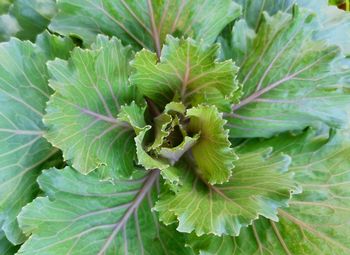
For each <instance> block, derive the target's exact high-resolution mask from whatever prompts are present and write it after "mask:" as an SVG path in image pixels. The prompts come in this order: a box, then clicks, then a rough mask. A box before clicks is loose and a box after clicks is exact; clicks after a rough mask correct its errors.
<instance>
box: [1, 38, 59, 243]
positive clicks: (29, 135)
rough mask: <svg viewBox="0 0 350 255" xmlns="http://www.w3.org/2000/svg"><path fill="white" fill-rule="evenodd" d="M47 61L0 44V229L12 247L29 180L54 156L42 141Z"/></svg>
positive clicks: (29, 193) (34, 50) (32, 186)
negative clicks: (17, 219)
mask: <svg viewBox="0 0 350 255" xmlns="http://www.w3.org/2000/svg"><path fill="white" fill-rule="evenodd" d="M63 50H64V49H62V51H63ZM49 58H50V54H46V53H45V51H43V50H42V49H40V48H39V47H36V46H34V45H33V44H32V43H30V42H21V41H19V40H17V39H11V40H10V41H9V42H6V43H2V44H0V105H1V107H0V194H1V195H0V226H1V228H2V229H3V231H4V232H5V234H6V236H7V238H8V239H9V240H10V241H11V242H13V243H15V244H18V243H20V242H22V241H23V238H24V237H23V235H22V232H21V231H20V230H19V228H18V226H17V221H16V216H17V214H18V213H19V211H20V210H21V208H22V207H23V206H24V205H25V204H27V203H28V202H30V201H31V200H32V199H33V197H35V196H36V194H37V192H38V188H37V185H36V182H35V180H36V178H37V176H38V174H39V172H40V170H41V169H42V168H43V167H44V166H45V162H46V161H48V160H49V159H54V158H55V155H56V154H57V149H54V148H52V147H51V145H50V144H49V143H48V142H46V140H45V139H43V138H42V135H43V132H44V131H45V128H44V125H43V123H42V120H41V119H42V117H43V114H44V110H45V106H46V102H47V101H48V99H49V96H50V94H51V89H50V88H49V87H48V85H47V79H48V74H47V69H46V61H47V60H48V59H49Z"/></svg>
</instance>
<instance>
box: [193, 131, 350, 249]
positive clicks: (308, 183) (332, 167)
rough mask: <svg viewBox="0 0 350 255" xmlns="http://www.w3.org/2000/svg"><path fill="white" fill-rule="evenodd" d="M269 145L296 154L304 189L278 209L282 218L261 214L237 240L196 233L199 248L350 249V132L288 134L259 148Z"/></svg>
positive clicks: (294, 167) (294, 168)
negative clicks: (266, 216)
mask: <svg viewBox="0 0 350 255" xmlns="http://www.w3.org/2000/svg"><path fill="white" fill-rule="evenodd" d="M254 142H255V141H252V143H254ZM264 146H273V147H274V148H275V152H276V153H277V152H279V151H281V150H283V151H284V152H286V153H288V154H289V155H291V156H292V157H293V161H292V164H291V166H290V170H291V171H293V172H294V173H295V179H296V181H298V182H299V183H300V185H301V186H302V189H303V193H301V194H298V195H295V196H293V199H292V200H291V201H290V202H289V206H290V207H289V208H280V209H279V210H278V217H279V222H273V221H271V220H266V219H263V218H261V219H259V220H257V221H255V222H254V223H253V225H252V226H251V227H249V228H247V229H242V231H241V233H240V236H239V237H235V238H231V237H224V238H220V237H214V236H206V237H204V238H201V239H198V238H197V237H195V236H194V235H192V237H191V241H190V243H191V246H192V247H193V248H194V250H195V251H197V252H198V251H200V254H206V255H208V254H218V255H219V254H220V255H233V254H235V255H253V254H264V255H265V254H266V255H267V254H287V255H290V254H298V255H319V254H334V255H343V254H348V253H350V243H349V235H350V232H349V229H350V225H349V224H350V214H349V212H350V203H349V201H350V199H349V197H350V189H349V183H350V172H349V165H350V160H349V153H350V135H349V132H348V131H337V132H336V133H333V134H332V135H331V137H330V138H329V137H328V134H327V133H326V134H324V133H320V134H318V133H313V132H310V133H309V134H305V135H300V136H297V137H295V136H291V135H283V136H281V137H276V138H273V139H271V140H270V141H266V142H263V143H261V142H260V143H259V144H256V146H255V149H259V148H261V147H264Z"/></svg>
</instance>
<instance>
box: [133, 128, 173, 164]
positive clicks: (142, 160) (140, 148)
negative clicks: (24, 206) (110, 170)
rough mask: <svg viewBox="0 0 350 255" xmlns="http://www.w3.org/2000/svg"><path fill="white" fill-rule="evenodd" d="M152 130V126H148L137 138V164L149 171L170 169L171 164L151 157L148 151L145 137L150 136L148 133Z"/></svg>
mask: <svg viewBox="0 0 350 255" xmlns="http://www.w3.org/2000/svg"><path fill="white" fill-rule="evenodd" d="M150 129H151V126H146V127H145V128H144V129H143V130H142V131H141V132H140V133H139V134H138V135H137V136H136V137H135V143H136V153H137V162H138V164H139V165H141V166H143V167H144V168H145V169H147V170H152V169H159V170H163V169H166V168H168V167H169V164H168V162H167V161H166V160H164V159H162V158H159V157H157V156H151V155H150V154H148V152H147V150H146V147H147V146H146V143H145V140H147V139H146V138H145V137H147V135H148V131H149V130H150Z"/></svg>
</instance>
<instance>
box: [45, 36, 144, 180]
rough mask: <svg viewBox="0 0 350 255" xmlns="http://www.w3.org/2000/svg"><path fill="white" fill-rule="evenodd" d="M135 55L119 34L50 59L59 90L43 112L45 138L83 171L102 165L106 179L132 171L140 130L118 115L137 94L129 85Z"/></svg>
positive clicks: (98, 39)
mask: <svg viewBox="0 0 350 255" xmlns="http://www.w3.org/2000/svg"><path fill="white" fill-rule="evenodd" d="M132 55H133V54H132V52H131V50H130V48H129V47H123V46H122V44H121V42H120V41H118V40H117V39H115V38H113V39H111V40H108V39H107V37H104V36H98V37H97V40H96V43H95V44H94V45H93V49H92V50H83V49H80V48H76V49H74V50H73V52H72V56H71V58H70V59H69V60H68V61H64V60H60V59H56V60H55V61H52V62H49V63H48V67H49V71H50V74H51V79H50V86H51V87H52V88H53V89H54V90H55V94H54V95H53V96H52V97H51V99H50V102H49V103H48V107H47V109H46V111H47V114H46V115H45V117H44V122H45V124H46V125H47V126H48V133H47V134H46V138H47V139H48V140H49V141H50V142H51V143H52V144H54V145H55V146H56V147H58V148H60V149H62V150H63V156H64V158H65V159H66V160H68V161H69V162H71V163H72V166H73V167H74V168H75V169H77V170H78V171H79V172H81V173H84V174H87V173H89V172H91V171H92V170H94V169H96V168H97V167H99V166H100V169H99V172H100V175H101V178H116V177H118V176H128V175H130V174H131V172H132V170H133V167H134V159H135V145H134V142H133V139H134V136H135V132H134V130H133V129H132V127H131V126H130V125H129V124H128V123H127V122H125V121H123V120H120V119H118V114H119V113H120V111H121V107H122V106H123V105H124V104H127V103H131V102H132V101H133V100H136V99H137V95H136V93H135V89H134V88H131V87H130V86H129V84H128V74H129V61H130V59H131V58H132Z"/></svg>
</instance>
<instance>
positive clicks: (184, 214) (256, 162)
mask: <svg viewBox="0 0 350 255" xmlns="http://www.w3.org/2000/svg"><path fill="white" fill-rule="evenodd" d="M271 152H272V151H271V149H264V150H250V148H249V147H248V146H247V147H245V151H242V153H241V152H240V151H237V153H238V156H239V160H237V161H236V162H235V166H236V167H235V169H234V172H233V175H232V177H231V178H230V180H229V182H226V183H224V184H221V185H210V184H205V183H204V182H202V181H201V179H200V178H199V177H198V175H196V174H195V173H194V172H193V170H192V169H190V168H184V167H182V166H181V165H179V166H178V170H179V169H181V170H180V173H179V183H180V184H181V186H178V187H175V188H174V189H172V191H167V192H163V194H162V195H161V197H160V200H159V201H158V202H157V203H156V205H155V210H156V211H158V212H159V213H160V219H161V220H162V221H163V222H164V223H165V224H172V223H175V222H178V227H177V230H178V231H180V232H186V233H190V232H192V231H194V233H195V234H196V235H198V236H201V235H203V234H209V233H212V234H215V235H223V234H225V235H238V234H239V232H240V229H241V228H242V227H245V226H247V225H249V224H251V223H252V221H253V220H255V219H257V218H258V216H259V215H263V216H265V217H267V218H270V219H272V220H274V221H277V220H278V218H277V216H276V214H277V208H278V207H282V206H286V205H287V202H288V200H289V198H290V196H291V193H292V192H298V191H299V190H298V187H297V186H296V185H295V182H294V181H293V173H291V172H288V165H289V164H290V157H288V156H286V155H284V154H280V153H276V155H271ZM181 167H182V168H181ZM173 173H175V172H174V171H173V172H172V174H173ZM170 176H171V175H170ZM171 180H175V181H176V179H174V177H173V176H171V179H170V181H171ZM168 184H169V182H168ZM175 185H176V184H175ZM174 191H175V192H174Z"/></svg>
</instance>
